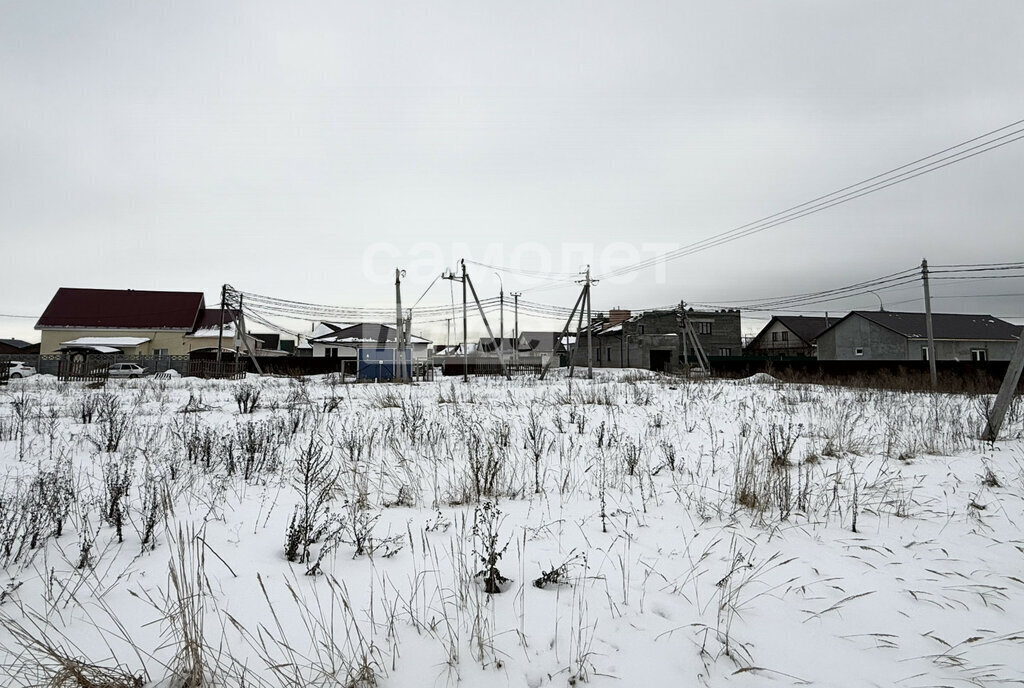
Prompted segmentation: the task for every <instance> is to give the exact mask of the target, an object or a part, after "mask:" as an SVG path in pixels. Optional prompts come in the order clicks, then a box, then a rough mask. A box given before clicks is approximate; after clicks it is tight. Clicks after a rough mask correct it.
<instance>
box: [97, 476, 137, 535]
mask: <svg viewBox="0 0 1024 688" xmlns="http://www.w3.org/2000/svg"><path fill="white" fill-rule="evenodd" d="M134 478H135V460H134V458H133V457H132V456H122V457H117V456H112V457H110V458H109V459H107V461H106V462H105V463H104V464H103V488H104V492H103V516H104V519H105V520H106V521H107V523H108V524H110V525H111V526H113V527H114V530H115V531H116V533H117V541H118V542H124V524H125V519H126V518H127V516H128V497H129V490H130V489H131V486H132V481H133V480H134Z"/></svg>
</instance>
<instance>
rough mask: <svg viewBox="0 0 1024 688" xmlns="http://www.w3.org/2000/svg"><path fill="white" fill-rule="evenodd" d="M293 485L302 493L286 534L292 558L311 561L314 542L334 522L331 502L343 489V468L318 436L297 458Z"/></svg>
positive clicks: (286, 542)
mask: <svg viewBox="0 0 1024 688" xmlns="http://www.w3.org/2000/svg"><path fill="white" fill-rule="evenodd" d="M294 470H295V473H294V477H293V479H292V485H293V487H295V489H296V490H297V491H298V493H299V503H298V504H297V505H296V506H295V511H294V513H293V515H292V520H291V522H290V523H289V524H288V530H287V533H286V536H285V557H286V558H287V559H288V561H298V562H302V563H308V562H309V560H310V552H309V548H310V545H312V544H313V543H315V542H317V541H319V540H320V539H321V538H323V537H324V535H325V534H326V532H327V529H328V527H329V525H330V523H329V516H330V503H331V501H332V500H333V499H334V498H335V496H336V495H337V493H338V490H339V479H340V478H341V468H340V467H339V466H338V465H337V464H336V463H335V461H334V455H333V453H332V452H331V451H330V450H329V448H328V447H327V445H325V444H324V442H323V440H322V439H321V438H320V437H318V436H313V437H310V438H309V442H308V444H306V445H305V446H304V447H303V448H302V450H301V451H300V452H299V456H298V458H297V459H296V461H295V469H294Z"/></svg>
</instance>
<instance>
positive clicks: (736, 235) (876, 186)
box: [604, 120, 1024, 278]
mask: <svg viewBox="0 0 1024 688" xmlns="http://www.w3.org/2000/svg"><path fill="white" fill-rule="evenodd" d="M1022 122H1024V120H1018V121H1017V122H1014V123H1012V124H1008V125H1006V126H1003V127H999V128H998V129H994V130H992V131H990V132H987V133H985V134H982V135H980V136H976V137H974V138H971V139H968V140H966V141H963V142H961V143H959V144H956V145H955V146H950V147H949V148H945V149H943V150H941V151H939V152H937V153H933V154H931V155H928V156H925V157H924V158H919V159H918V160H915V161H914V162H910V163H906V164H904V165H900V166H899V167H895V168H893V169H891V170H889V171H887V172H883V173H881V174H877V175H875V176H873V177H869V178H867V179H865V180H863V181H860V182H857V183H856V184H851V185H848V186H845V187H843V188H842V189H838V190H836V191H833V192H832V193H829V194H825V195H823V196H818V197H817V198H815V199H812V200H810V201H807V202H805V203H801V204H799V205H796V206H792V207H791V208H788V209H786V210H783V211H780V212H777V213H773V214H772V215H767V216H765V217H763V218H761V219H760V220H755V221H754V222H750V223H747V224H745V225H740V226H739V227H736V228H734V229H731V230H728V231H726V232H722V233H719V234H716V235H713V236H711V237H708V238H706V239H703V240H701V241H698V242H694V243H692V244H688V245H687V246H683V247H681V248H679V249H676V250H674V251H669V252H667V253H664V254H662V255H660V256H655V257H653V258H648V259H646V260H643V261H639V262H637V263H634V264H633V265H629V266H625V267H623V268H619V269H617V270H613V271H611V272H609V273H607V274H606V275H604V277H605V278H608V277H617V276H620V275H625V274H629V273H631V272H635V271H637V270H641V269H644V268H647V267H652V266H654V265H657V264H658V263H661V262H667V261H669V260H674V259H676V258H681V257H683V256H687V255H691V254H693V253H697V252H699V251H704V250H708V249H710V248H714V247H716V246H720V245H722V244H725V243H728V242H731V241H735V240H737V239H741V238H744V237H747V236H750V235H752V234H756V233H758V232H762V231H765V230H767V229H771V228H773V227H777V226H779V225H781V224H785V223H788V222H792V221H793V220H797V219H800V218H803V217H807V216H808V215H812V214H815V213H818V212H821V211H823V210H827V209H828V208H832V207H834V206H836V205H841V204H843V203H847V202H849V201H852V200H855V199H857V198H861V197H862V196H866V195H868V194H872V193H875V192H877V191H881V190H882V189H886V188H888V187H890V186H894V185H896V184H900V183H903V182H905V181H909V180H911V179H914V178H916V177H919V176H921V175H924V174H928V173H929V172H935V171H937V170H940V169H942V168H944V167H948V166H950V165H953V164H956V163H958V162H963V161H964V160H968V159H970V158H973V157H975V156H977V155H981V154H982V153H987V152H989V151H992V150H995V149H997V148H1001V147H1003V146H1005V145H1008V144H1010V143H1013V142H1015V141H1019V140H1020V139H1022V138H1024V128H1022V129H1016V130H1014V131H1011V132H1009V133H1006V134H1003V135H1002V136H999V137H996V138H994V139H991V140H988V141H986V142H984V143H981V144H978V145H975V146H971V147H969V148H965V149H964V150H960V151H959V152H957V153H955V154H953V155H949V156H946V157H941V158H938V156H941V155H944V154H945V153H947V152H949V151H952V150H956V149H958V148H963V147H964V146H967V145H968V144H971V143H974V142H976V141H979V140H982V139H986V138H989V137H991V136H992V135H993V134H996V133H999V132H1001V131H1004V130H1006V129H1010V128H1013V127H1016V126H1017V125H1019V124H1021V123H1022ZM932 158H938V159H936V160H932V161H931V162H928V163H926V164H923V165H920V164H919V163H921V162H924V161H926V160H931V159H932ZM907 168H910V169H907ZM900 170H906V171H904V172H901V173H900V174H896V175H895V176H891V175H892V174H893V173H894V172H898V171H900ZM875 180H880V181H875Z"/></svg>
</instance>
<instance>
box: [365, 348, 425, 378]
mask: <svg viewBox="0 0 1024 688" xmlns="http://www.w3.org/2000/svg"><path fill="white" fill-rule="evenodd" d="M401 365H402V363H401V360H400V357H399V355H398V349H371V348H360V349H359V356H358V368H357V371H356V378H357V379H359V380H385V381H387V380H394V379H396V378H398V376H399V375H400V374H401V372H402V368H401ZM405 378H406V379H412V349H406V350H405Z"/></svg>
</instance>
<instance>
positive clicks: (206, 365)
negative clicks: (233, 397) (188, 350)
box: [188, 359, 245, 380]
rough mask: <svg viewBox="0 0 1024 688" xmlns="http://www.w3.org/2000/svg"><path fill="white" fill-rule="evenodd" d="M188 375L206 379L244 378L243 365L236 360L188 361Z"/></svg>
mask: <svg viewBox="0 0 1024 688" xmlns="http://www.w3.org/2000/svg"><path fill="white" fill-rule="evenodd" d="M188 375H191V376H192V377H202V378H207V379H213V378H217V379H221V380H238V379H240V378H243V377H245V364H244V362H242V361H239V360H237V359H233V360H230V361H224V360H221V361H207V360H193V361H189V364H188Z"/></svg>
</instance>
